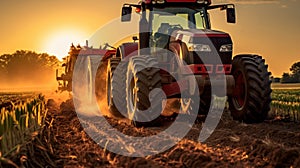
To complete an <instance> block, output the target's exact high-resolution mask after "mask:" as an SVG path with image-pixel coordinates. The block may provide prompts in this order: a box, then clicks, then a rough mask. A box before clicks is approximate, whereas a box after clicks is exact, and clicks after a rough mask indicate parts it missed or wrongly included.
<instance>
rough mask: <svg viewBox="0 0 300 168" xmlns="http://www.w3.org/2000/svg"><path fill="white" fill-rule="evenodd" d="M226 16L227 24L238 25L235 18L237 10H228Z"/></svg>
mask: <svg viewBox="0 0 300 168" xmlns="http://www.w3.org/2000/svg"><path fill="white" fill-rule="evenodd" d="M226 15H227V22H228V23H236V18H235V8H234V7H233V8H227V9H226Z"/></svg>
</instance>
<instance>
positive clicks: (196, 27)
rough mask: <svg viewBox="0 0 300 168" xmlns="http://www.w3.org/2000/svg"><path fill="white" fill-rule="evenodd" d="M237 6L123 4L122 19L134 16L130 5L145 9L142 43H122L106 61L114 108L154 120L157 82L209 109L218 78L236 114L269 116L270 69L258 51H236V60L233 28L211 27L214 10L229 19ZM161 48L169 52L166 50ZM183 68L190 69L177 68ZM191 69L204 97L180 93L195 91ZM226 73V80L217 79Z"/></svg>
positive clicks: (185, 102) (180, 1)
mask: <svg viewBox="0 0 300 168" xmlns="http://www.w3.org/2000/svg"><path fill="white" fill-rule="evenodd" d="M234 7H235V6H234V5H233V4H222V5H211V1H210V0H143V1H141V2H140V3H139V4H124V6H123V8H122V21H123V22H128V21H130V20H131V14H132V8H135V9H136V10H135V11H136V12H137V13H138V14H140V21H139V37H138V38H136V37H135V40H137V39H138V42H137V43H136V42H132V43H124V44H122V45H120V46H119V47H118V48H117V51H116V54H115V55H113V57H112V58H110V59H109V61H108V68H107V72H108V74H107V100H108V101H107V102H108V106H109V109H110V111H111V112H112V113H114V114H117V115H118V113H119V111H122V114H123V115H124V114H125V115H126V114H127V117H128V118H129V119H131V120H132V121H136V122H134V123H135V124H137V125H147V124H149V123H155V122H156V120H155V118H156V117H157V116H158V115H159V114H160V112H161V110H162V98H161V95H158V94H160V92H152V91H154V90H155V89H157V88H159V89H162V90H163V91H164V93H165V94H166V98H181V100H182V101H181V105H182V109H183V111H184V112H187V113H188V111H189V110H190V109H191V107H193V106H194V107H195V106H198V107H196V108H197V109H199V110H198V114H204V115H206V114H207V113H208V111H209V108H210V104H211V101H212V95H211V94H212V93H211V90H212V89H211V85H212V83H214V84H216V85H218V84H219V83H221V84H220V88H221V90H222V89H223V90H224V89H225V92H224V93H226V96H227V97H228V102H229V109H230V111H231V114H232V117H233V118H234V119H235V120H239V121H243V122H246V123H257V122H262V121H264V120H265V119H266V117H267V115H268V111H269V110H270V102H271V95H270V94H271V88H270V84H271V81H270V79H269V76H270V73H269V72H268V70H267V68H268V66H267V65H266V64H265V60H264V59H262V57H261V56H258V55H237V56H235V57H234V58H233V59H232V40H231V38H230V36H229V34H227V33H224V32H221V31H216V30H212V29H211V24H210V18H209V13H208V12H209V11H210V10H213V9H221V10H226V13H227V22H228V23H235V8H234ZM168 51H169V52H168ZM164 53H165V55H168V56H165V57H164V56H162V55H164ZM169 53H171V54H169ZM145 55H147V56H145ZM218 59H219V60H220V61H216V60H218ZM174 60H175V61H174ZM182 62H185V63H184V64H183V63H182ZM149 65H151V66H149ZM162 66H163V67H167V68H166V69H167V71H168V72H167V73H166V70H162V69H161V68H159V67H162ZM117 67H118V68H117ZM178 67H181V68H178ZM186 68H188V69H189V70H188V71H185V72H183V71H178V69H186ZM116 69H117V70H116ZM190 75H192V76H194V77H195V79H196V81H197V85H198V89H199V92H198V93H199V94H200V95H199V96H200V99H199V102H194V101H193V100H191V99H188V98H183V97H182V95H181V94H180V93H182V92H183V91H182V89H183V90H188V91H190V90H191V86H190V85H189V80H188V78H187V77H189V76H190ZM222 75H223V76H225V79H224V78H223V79H220V76H222ZM174 76H177V77H178V78H176V79H175V77H174ZM224 80H225V82H226V84H225V85H224V84H222V81H224ZM218 81H220V82H218ZM179 85H180V86H182V87H181V88H180V89H179ZM224 86H225V88H224ZM151 92H152V93H151ZM221 92H222V91H221ZM189 93H192V92H191V91H190V92H189ZM142 113H149V114H145V116H147V117H148V118H149V119H147V118H144V119H142V120H140V119H139V118H143V116H144V115H143V114H142ZM151 113H152V114H151ZM149 116H150V117H149ZM152 116H153V117H152ZM141 121H142V122H141Z"/></svg>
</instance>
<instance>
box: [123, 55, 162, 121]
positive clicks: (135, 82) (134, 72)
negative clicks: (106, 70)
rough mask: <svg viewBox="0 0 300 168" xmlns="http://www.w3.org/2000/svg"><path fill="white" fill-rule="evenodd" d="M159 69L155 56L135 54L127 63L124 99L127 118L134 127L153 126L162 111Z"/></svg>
mask: <svg viewBox="0 0 300 168" xmlns="http://www.w3.org/2000/svg"><path fill="white" fill-rule="evenodd" d="M160 88H161V77H160V69H159V68H158V63H157V60H156V58H155V57H152V56H135V57H132V58H131V59H130V61H129V64H128V70H127V80H126V101H127V111H128V116H129V119H130V120H131V121H132V123H133V124H134V125H135V126H136V127H141V126H155V125H157V124H158V120H159V116H160V114H161V111H162V95H161V92H160V91H158V90H155V89H160Z"/></svg>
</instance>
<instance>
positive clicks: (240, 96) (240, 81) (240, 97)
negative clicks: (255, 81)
mask: <svg viewBox="0 0 300 168" xmlns="http://www.w3.org/2000/svg"><path fill="white" fill-rule="evenodd" d="M235 76H236V78H235V79H236V80H235V92H234V96H233V99H234V101H233V102H234V105H235V106H236V108H237V109H242V108H243V107H244V106H245V102H246V91H247V90H246V84H245V78H244V75H243V73H242V72H241V71H238V72H237V73H236V74H235Z"/></svg>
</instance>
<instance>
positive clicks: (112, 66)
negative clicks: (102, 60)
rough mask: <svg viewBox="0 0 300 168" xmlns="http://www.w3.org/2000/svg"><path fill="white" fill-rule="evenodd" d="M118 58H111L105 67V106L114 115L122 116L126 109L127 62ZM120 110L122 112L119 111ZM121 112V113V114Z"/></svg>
mask: <svg viewBox="0 0 300 168" xmlns="http://www.w3.org/2000/svg"><path fill="white" fill-rule="evenodd" d="M120 61H121V59H120V58H111V59H110V60H109V61H108V67H107V80H106V82H107V83H106V91H107V94H106V95H107V106H108V109H109V111H110V113H111V114H112V115H113V116H115V117H124V116H123V115H125V114H127V110H126V101H125V99H126V86H125V82H126V78H125V77H124V76H125V75H126V70H127V63H126V62H120ZM121 110H122V113H120V111H121ZM122 114H123V115H122Z"/></svg>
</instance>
